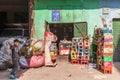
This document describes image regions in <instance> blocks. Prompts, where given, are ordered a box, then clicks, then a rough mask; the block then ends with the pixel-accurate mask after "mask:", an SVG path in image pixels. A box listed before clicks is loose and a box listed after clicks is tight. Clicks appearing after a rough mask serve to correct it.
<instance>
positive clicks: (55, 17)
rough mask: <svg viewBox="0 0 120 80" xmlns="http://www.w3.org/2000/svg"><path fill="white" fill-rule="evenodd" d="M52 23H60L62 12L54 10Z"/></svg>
mask: <svg viewBox="0 0 120 80" xmlns="http://www.w3.org/2000/svg"><path fill="white" fill-rule="evenodd" d="M52 21H53V22H59V21H60V11H59V10H53V11H52Z"/></svg>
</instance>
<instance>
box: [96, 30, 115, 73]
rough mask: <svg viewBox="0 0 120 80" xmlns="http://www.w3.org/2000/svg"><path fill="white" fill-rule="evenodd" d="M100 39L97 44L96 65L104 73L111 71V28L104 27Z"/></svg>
mask: <svg viewBox="0 0 120 80" xmlns="http://www.w3.org/2000/svg"><path fill="white" fill-rule="evenodd" d="M101 34H102V35H103V37H101V41H100V42H99V44H98V54H97V65H98V68H99V69H100V70H101V71H102V72H103V73H105V74H108V73H112V61H113V35H112V30H109V29H107V28H104V29H103V31H102V33H101Z"/></svg>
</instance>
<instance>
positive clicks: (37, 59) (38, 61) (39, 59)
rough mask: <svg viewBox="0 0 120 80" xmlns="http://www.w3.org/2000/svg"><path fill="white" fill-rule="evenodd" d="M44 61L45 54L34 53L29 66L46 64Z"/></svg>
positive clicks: (34, 66)
mask: <svg viewBox="0 0 120 80" xmlns="http://www.w3.org/2000/svg"><path fill="white" fill-rule="evenodd" d="M44 61H45V56H44V55H38V56H36V55H33V56H32V57H31V58H30V62H29V66H30V67H31V68H36V67H40V66H43V65H44Z"/></svg>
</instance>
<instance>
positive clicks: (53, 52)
mask: <svg viewBox="0 0 120 80" xmlns="http://www.w3.org/2000/svg"><path fill="white" fill-rule="evenodd" d="M56 54H57V45H56V43H51V45H50V56H51V59H52V60H53V61H54V60H56V57H55V55H56Z"/></svg>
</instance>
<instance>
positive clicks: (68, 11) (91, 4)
mask: <svg viewBox="0 0 120 80" xmlns="http://www.w3.org/2000/svg"><path fill="white" fill-rule="evenodd" d="M34 3H35V6H34V13H35V17H34V24H35V34H34V37H35V38H40V39H43V38H44V24H45V21H48V22H49V23H53V22H52V17H51V14H52V10H60V15H61V17H60V22H59V23H71V22H72V23H74V22H87V26H88V30H87V31H88V35H89V34H91V35H93V29H94V26H95V25H101V20H100V15H99V14H100V12H99V0H34ZM58 3H59V4H58Z"/></svg>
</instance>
